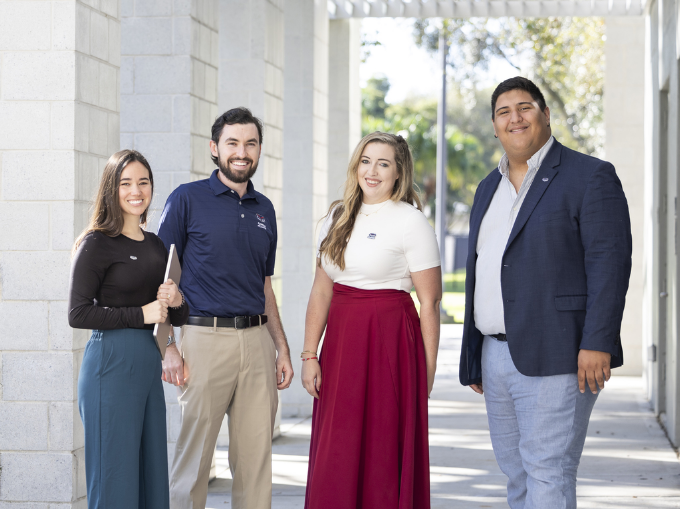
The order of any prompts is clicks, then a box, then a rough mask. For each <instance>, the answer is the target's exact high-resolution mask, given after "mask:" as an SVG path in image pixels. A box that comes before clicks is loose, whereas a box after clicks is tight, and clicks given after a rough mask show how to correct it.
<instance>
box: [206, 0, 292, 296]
mask: <svg viewBox="0 0 680 509" xmlns="http://www.w3.org/2000/svg"><path fill="white" fill-rule="evenodd" d="M283 7H284V2H283V0H220V11H219V13H220V34H219V41H220V42H219V44H220V51H219V70H218V76H219V79H218V90H219V91H218V111H219V113H222V112H225V111H227V110H229V109H231V108H235V107H237V106H245V107H246V108H249V109H250V110H251V111H252V112H253V114H254V115H255V116H256V117H258V118H260V119H262V121H263V122H264V139H263V144H262V156H261V158H260V164H259V168H258V170H257V173H255V175H254V176H253V184H254V186H255V189H257V190H258V191H260V192H262V193H264V194H265V195H266V196H267V197H268V198H269V199H270V200H271V201H272V203H273V204H274V208H275V210H276V214H277V223H278V229H279V245H278V252H277V257H276V260H277V262H276V269H275V275H274V277H273V278H272V284H273V285H274V291H275V292H276V295H277V297H278V300H279V304H281V267H282V263H281V260H282V251H281V246H282V245H283V230H284V229H283V70H284V49H283V48H284V35H283V23H284V14H283Z"/></svg>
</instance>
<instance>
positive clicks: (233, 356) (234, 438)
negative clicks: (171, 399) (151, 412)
mask: <svg viewBox="0 0 680 509" xmlns="http://www.w3.org/2000/svg"><path fill="white" fill-rule="evenodd" d="M181 348H182V355H183V357H184V366H185V370H186V371H187V372H188V381H187V383H186V384H185V385H184V389H183V391H182V395H181V396H180V398H179V402H180V406H181V408H182V427H181V429H180V433H179V438H178V439H177V446H176V448H175V458H174V461H173V464H172V474H171V478H170V507H171V509H204V508H205V504H206V499H207V496H208V480H209V475H210V464H211V462H212V457H213V452H214V450H215V444H216V442H217V435H218V433H219V431H220V426H221V425H222V419H224V415H225V414H227V415H228V416H229V468H230V469H231V474H232V477H233V483H232V491H231V501H232V507H233V508H235V509H265V508H266V509H270V508H271V498H272V434H273V432H274V418H275V417H276V408H277V405H278V395H277V389H276V348H275V346H274V342H273V341H272V338H271V336H270V335H269V331H268V330H267V327H266V326H264V325H263V326H259V327H250V328H248V329H242V330H236V329H231V328H221V327H218V328H213V327H200V326H192V325H186V326H184V327H183V328H182V344H181Z"/></svg>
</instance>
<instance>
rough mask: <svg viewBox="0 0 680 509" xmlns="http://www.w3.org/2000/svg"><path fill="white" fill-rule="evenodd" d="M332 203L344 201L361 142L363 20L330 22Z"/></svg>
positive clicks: (329, 191) (329, 177)
mask: <svg viewBox="0 0 680 509" xmlns="http://www.w3.org/2000/svg"><path fill="white" fill-rule="evenodd" d="M329 38H330V41H329V82H328V101H329V104H328V202H329V204H330V203H332V202H333V201H335V200H339V199H342V193H343V189H344V184H345V180H346V178H347V165H348V163H349V159H350V157H351V155H352V152H353V151H354V148H355V147H356V145H357V143H359V140H360V139H361V85H360V83H359V66H360V65H361V20H359V19H355V18H352V19H336V20H332V21H331V22H330V34H329Z"/></svg>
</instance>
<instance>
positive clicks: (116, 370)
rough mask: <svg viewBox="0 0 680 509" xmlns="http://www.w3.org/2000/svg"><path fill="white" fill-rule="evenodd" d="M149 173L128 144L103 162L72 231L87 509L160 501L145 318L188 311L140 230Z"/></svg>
mask: <svg viewBox="0 0 680 509" xmlns="http://www.w3.org/2000/svg"><path fill="white" fill-rule="evenodd" d="M152 195H153V174H152V173H151V168H150V167H149V163H148V162H147V161H146V159H145V158H144V156H142V155H141V154H140V153H139V152H135V151H134V150H121V151H120V152H117V153H115V154H113V155H112V156H111V157H110V158H109V161H108V162H107V164H106V168H105V169H104V174H103V175H102V180H101V183H100V185H99V192H98V193H97V197H96V199H95V204H94V212H93V214H92V217H91V219H90V223H89V225H88V227H87V228H86V229H85V231H84V232H83V233H82V234H81V235H80V237H79V238H78V239H77V240H76V243H75V246H74V257H73V265H72V269H71V288H70V292H69V324H70V325H71V327H74V328H80V329H92V336H91V338H90V341H89V342H88V343H87V346H86V347H85V355H84V357H83V363H82V366H81V369H80V377H79V379H78V405H79V408H80V416H81V418H82V420H83V426H84V428H85V470H86V479H87V499H88V508H89V509H95V508H96V509H134V508H139V509H168V507H169V496H168V462H167V444H166V442H167V438H166V424H165V398H164V395H163V387H162V382H161V374H162V368H161V357H160V353H159V352H158V348H157V347H156V343H155V340H154V338H153V327H154V324H155V323H158V322H161V321H164V320H165V318H166V317H167V316H168V315H170V320H171V322H172V324H173V325H175V326H179V325H183V324H184V323H185V322H186V321H187V318H188V316H189V306H187V305H186V304H185V302H184V298H183V296H182V294H181V292H180V291H179V290H178V288H177V285H176V284H175V283H174V282H173V281H172V280H168V281H165V282H164V281H163V277H164V273H165V265H166V263H167V258H168V252H167V250H166V248H165V246H164V245H163V242H162V241H161V240H160V239H159V238H158V237H157V236H156V235H154V234H153V233H149V232H147V231H144V230H143V229H142V228H141V227H142V226H146V220H147V211H148V208H149V205H150V204H151V197H152Z"/></svg>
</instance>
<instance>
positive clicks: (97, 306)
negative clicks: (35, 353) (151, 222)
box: [68, 232, 189, 330]
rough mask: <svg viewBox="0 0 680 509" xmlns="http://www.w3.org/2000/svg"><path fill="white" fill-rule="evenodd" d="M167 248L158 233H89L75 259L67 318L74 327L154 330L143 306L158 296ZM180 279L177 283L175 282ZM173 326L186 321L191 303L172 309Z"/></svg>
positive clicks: (170, 311) (170, 310) (72, 267)
mask: <svg viewBox="0 0 680 509" xmlns="http://www.w3.org/2000/svg"><path fill="white" fill-rule="evenodd" d="M167 260H168V251H167V250H166V248H165V245H164V244H163V242H162V241H161V239H159V238H158V237H157V236H156V235H154V234H153V233H149V232H144V240H139V241H137V240H133V239H131V238H129V237H126V236H125V235H118V236H117V237H109V236H108V235H105V234H103V233H100V232H91V233H89V234H87V235H86V236H85V237H84V238H83V240H82V242H81V243H80V246H78V251H77V252H76V255H75V257H74V258H73V264H72V266H71V282H70V290H69V305H68V309H69V312H68V322H69V325H70V326H71V327H73V328H76V329H100V330H111V329H128V328H130V329H153V327H154V324H144V314H143V312H142V306H145V305H146V304H148V303H150V302H153V301H155V300H156V295H157V293H158V287H159V286H160V285H161V284H163V282H164V281H163V277H164V276H165V266H166V264H167ZM175 283H177V281H175ZM168 312H169V315H170V321H171V322H172V325H174V326H180V325H184V324H185V323H186V321H187V319H188V317H189V306H188V305H187V304H186V303H184V305H182V306H181V307H180V308H179V309H172V308H169V309H168Z"/></svg>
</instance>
